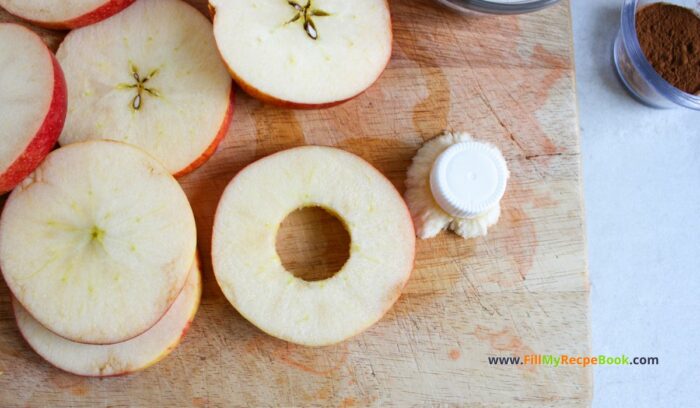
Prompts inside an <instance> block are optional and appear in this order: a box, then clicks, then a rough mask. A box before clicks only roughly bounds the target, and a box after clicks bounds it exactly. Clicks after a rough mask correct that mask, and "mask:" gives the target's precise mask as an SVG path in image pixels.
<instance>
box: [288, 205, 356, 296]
mask: <svg viewBox="0 0 700 408" xmlns="http://www.w3.org/2000/svg"><path fill="white" fill-rule="evenodd" d="M350 242H351V239H350V234H349V233H348V231H347V229H346V228H345V225H344V224H343V222H342V221H341V220H339V219H338V218H337V217H336V216H335V215H333V214H331V213H329V212H328V211H326V210H325V209H323V208H320V207H305V208H302V209H299V210H296V211H294V212H292V213H291V214H289V215H288V216H287V218H285V220H284V221H283V222H282V224H281V225H280V228H279V231H278V232H277V244H276V246H277V254H278V255H279V257H280V259H281V260H282V265H283V266H284V267H285V269H287V271H289V273H291V274H292V275H294V276H296V277H297V278H299V279H303V280H305V281H307V282H314V281H320V280H325V279H329V278H332V277H333V276H334V275H335V274H336V273H338V271H340V270H341V269H342V268H343V265H345V263H346V262H347V261H348V259H349V258H350Z"/></svg>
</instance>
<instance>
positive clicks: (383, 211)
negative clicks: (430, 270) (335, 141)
mask: <svg viewBox="0 0 700 408" xmlns="http://www.w3.org/2000/svg"><path fill="white" fill-rule="evenodd" d="M304 207H321V208H323V209H326V210H327V211H329V212H332V213H333V214H336V215H337V217H338V218H339V219H340V220H341V221H342V222H343V223H344V225H345V226H346V228H347V230H348V233H349V234H350V237H351V240H352V243H351V246H350V257H349V259H348V260H347V262H346V263H345V265H344V266H343V267H342V268H341V269H340V271H338V272H337V273H336V274H335V275H334V276H332V277H331V278H328V279H325V280H321V281H314V282H309V281H305V280H303V279H300V278H297V277H295V276H294V275H292V274H291V273H290V272H288V271H287V270H286V269H285V268H284V266H283V265H282V261H281V259H280V257H279V255H278V254H277V251H276V246H275V243H276V235H277V231H278V229H279V226H280V224H281V223H282V221H283V220H284V219H285V218H286V216H287V215H288V214H290V213H291V212H293V211H294V210H297V209H299V208H304ZM414 254H415V233H414V229H413V224H412V221H411V217H410V215H409V213H408V210H407V208H406V204H405V202H404V201H403V199H402V198H401V195H400V194H399V193H398V192H397V191H396V189H395V188H394V186H393V185H392V184H391V182H389V180H387V179H386V178H385V177H384V176H383V175H382V174H381V173H380V172H379V171H377V170H376V169H375V168H374V167H372V166H371V165H370V164H368V163H367V162H366V161H364V160H362V159H361V158H359V157H357V156H355V155H353V154H351V153H347V152H345V151H342V150H339V149H335V148H329V147H316V146H308V147H300V148H295V149H291V150H286V151H283V152H280V153H277V154H274V155H272V156H268V157H266V158H264V159H261V160H259V161H257V162H255V163H253V164H251V165H250V166H248V167H247V168H245V169H244V170H242V171H241V172H240V173H239V174H238V175H237V176H236V177H235V178H234V179H233V180H232V181H231V183H230V184H229V185H228V187H227V188H226V190H225V192H224V194H223V197H222V198H221V201H220V203H219V208H218V210H217V213H216V219H215V222H214V236H213V242H212V258H213V266H214V272H215V275H216V278H217V280H218V282H219V285H220V286H221V288H222V290H223V292H224V294H225V295H226V297H227V299H228V300H229V301H230V302H231V304H232V305H233V306H234V307H235V308H236V309H237V310H238V311H239V312H240V313H241V314H242V315H243V316H244V317H245V318H246V319H248V320H249V321H250V322H251V323H253V324H254V325H256V326H257V327H259V328H260V329H261V330H263V331H265V332H267V333H269V334H271V335H273V336H275V337H278V338H281V339H284V340H287V341H290V342H293V343H297V344H302V345H307V346H322V345H329V344H334V343H337V342H340V341H343V340H345V339H347V338H349V337H351V336H353V335H356V334H358V333H360V332H361V331H363V330H365V329H366V328H368V327H369V326H371V325H373V324H374V323H375V322H377V321H378V320H379V319H380V318H381V317H382V316H383V315H384V314H385V313H386V312H387V310H388V309H389V308H390V307H391V306H392V305H393V304H394V302H395V301H396V300H397V299H398V297H399V295H400V293H401V291H402V289H403V287H404V286H405V284H406V282H407V280H408V278H409V275H410V273H411V270H412V269H413V260H414Z"/></svg>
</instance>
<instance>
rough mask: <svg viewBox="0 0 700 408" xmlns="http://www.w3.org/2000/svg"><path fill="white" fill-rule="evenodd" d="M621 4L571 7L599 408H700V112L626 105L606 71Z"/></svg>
mask: <svg viewBox="0 0 700 408" xmlns="http://www.w3.org/2000/svg"><path fill="white" fill-rule="evenodd" d="M621 4H622V0H572V6H571V7H572V11H573V23H574V45H575V52H576V70H577V74H576V79H577V85H578V86H577V88H578V103H579V111H580V121H581V139H582V152H583V177H584V191H585V205H586V217H587V218H586V228H587V235H588V254H589V262H590V268H589V270H590V280H591V321H592V330H593V349H592V351H593V353H594V354H596V355H597V354H610V355H614V354H623V353H624V354H626V355H628V356H658V357H659V359H660V365H659V366H627V367H598V368H596V370H595V373H594V381H595V387H594V404H593V405H594V407H635V408H638V407H679V408H680V407H700V350H698V345H700V112H697V111H691V110H686V109H677V110H655V109H651V108H647V107H645V106H643V105H641V104H639V103H638V102H636V101H635V100H634V99H632V98H631V97H630V96H629V95H628V94H627V93H626V91H625V89H624V88H623V86H622V85H621V84H620V82H619V81H618V78H617V76H616V73H615V71H614V68H613V65H612V62H611V55H612V54H611V52H612V51H611V46H612V41H613V39H614V37H615V35H616V34H617V30H618V28H619V18H620V11H619V10H620V6H621Z"/></svg>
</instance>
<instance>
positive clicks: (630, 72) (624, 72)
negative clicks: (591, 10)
mask: <svg viewBox="0 0 700 408" xmlns="http://www.w3.org/2000/svg"><path fill="white" fill-rule="evenodd" d="M658 2H659V1H653V0H625V2H624V4H623V6H622V19H621V27H620V32H619V34H618V35H617V38H616V39H615V45H614V47H613V57H614V60H615V67H616V68H617V73H618V74H619V76H620V79H621V80H622V82H623V83H624V84H625V86H627V89H628V90H629V91H630V92H631V93H632V95H633V96H635V97H636V98H637V99H638V100H639V101H641V102H642V103H644V104H646V105H649V106H651V107H654V108H660V109H668V108H677V107H679V106H684V107H686V108H690V109H695V110H700V96H698V95H693V94H689V93H686V92H683V91H681V90H680V89H678V88H676V87H674V86H673V85H671V84H670V83H668V82H667V81H666V80H665V79H663V78H662V77H661V75H659V74H658V73H657V72H656V70H654V67H652V65H651V64H650V63H649V61H648V60H647V59H646V57H645V56H644V52H643V51H642V48H641V46H640V45H639V39H638V38H637V28H636V13H637V10H638V9H640V8H641V7H644V6H646V5H648V4H651V3H658ZM663 2H664V3H671V4H677V5H679V6H683V7H687V8H689V9H691V10H695V11H696V12H697V11H698V8H700V4H699V3H698V2H697V0H664V1H663Z"/></svg>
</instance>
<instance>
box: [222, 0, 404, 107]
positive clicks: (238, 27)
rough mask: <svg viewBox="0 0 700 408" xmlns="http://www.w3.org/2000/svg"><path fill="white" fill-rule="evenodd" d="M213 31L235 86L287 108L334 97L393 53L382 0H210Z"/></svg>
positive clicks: (360, 83) (372, 77)
mask: <svg viewBox="0 0 700 408" xmlns="http://www.w3.org/2000/svg"><path fill="white" fill-rule="evenodd" d="M210 6H211V9H212V10H213V13H214V36H215V37H216V42H217V45H218V47H219V51H220V52H221V55H222V56H223V59H224V61H225V62H226V64H227V66H228V68H229V71H230V72H231V75H232V76H233V78H234V79H235V80H236V82H237V83H238V85H239V86H240V87H241V88H242V89H243V90H245V91H246V92H247V93H248V94H250V95H251V96H253V97H255V98H258V99H260V100H262V101H263V102H267V103H271V104H275V105H280V106H285V107H292V108H321V107H328V106H333V105H337V104H340V103H342V102H344V101H347V100H349V99H351V98H353V97H355V96H357V95H358V94H360V93H362V92H363V91H364V90H366V89H367V88H369V87H370V86H371V85H372V84H373V83H374V82H375V81H376V80H377V78H379V76H380V75H381V73H382V72H383V71H384V69H385V68H386V65H387V64H388V62H389V58H390V57H391V42H392V32H391V16H390V13H389V6H388V4H387V2H386V0H355V1H347V0H296V1H282V0H280V1H274V2H259V1H256V0H210Z"/></svg>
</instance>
